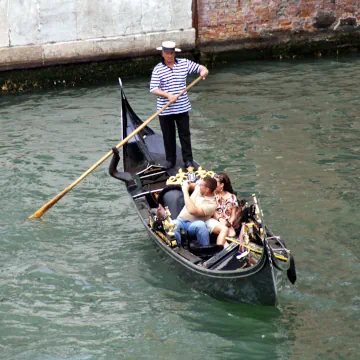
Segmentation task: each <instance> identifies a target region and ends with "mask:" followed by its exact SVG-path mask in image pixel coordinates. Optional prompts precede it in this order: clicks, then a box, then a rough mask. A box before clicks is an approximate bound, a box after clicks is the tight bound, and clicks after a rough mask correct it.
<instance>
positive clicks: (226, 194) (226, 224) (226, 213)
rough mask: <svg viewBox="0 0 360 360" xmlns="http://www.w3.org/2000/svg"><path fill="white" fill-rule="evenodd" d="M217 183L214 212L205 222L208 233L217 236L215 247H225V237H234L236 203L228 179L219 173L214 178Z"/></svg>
mask: <svg viewBox="0 0 360 360" xmlns="http://www.w3.org/2000/svg"><path fill="white" fill-rule="evenodd" d="M214 178H215V180H216V182H217V188H216V190H215V199H216V210H215V213H214V215H213V216H212V218H211V219H209V220H207V221H206V225H207V226H208V228H209V231H210V233H213V234H217V235H218V237H217V240H216V244H217V245H223V246H225V247H226V246H227V242H226V239H225V238H226V237H227V236H235V230H234V228H233V222H234V220H235V216H236V215H235V214H236V209H237V207H238V202H237V199H236V196H235V195H234V190H233V188H232V186H231V181H230V179H229V177H228V176H227V175H226V174H225V173H223V172H221V173H218V174H215V176H214Z"/></svg>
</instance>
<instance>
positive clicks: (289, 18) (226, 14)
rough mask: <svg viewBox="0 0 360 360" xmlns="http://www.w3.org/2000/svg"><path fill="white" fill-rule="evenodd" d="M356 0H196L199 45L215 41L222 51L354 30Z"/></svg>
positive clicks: (359, 16)
mask: <svg viewBox="0 0 360 360" xmlns="http://www.w3.org/2000/svg"><path fill="white" fill-rule="evenodd" d="M359 5H360V1H359V0H197V31H198V32H197V43H198V44H199V46H200V48H202V49H203V50H207V51H212V50H211V48H213V46H214V45H216V48H217V50H218V51H222V50H224V51H226V50H228V49H232V50H235V49H237V50H239V49H251V48H260V49H261V48H264V47H266V46H274V44H276V43H281V42H282V43H287V42H289V41H292V42H293V43H296V40H298V42H302V41H303V40H305V41H307V42H309V41H311V40H312V39H313V41H314V42H317V41H318V40H319V39H327V40H331V39H339V38H341V37H342V36H341V33H348V34H349V33H351V32H354V33H356V32H357V29H358V28H359V26H358V24H359V22H360V13H359ZM292 35H295V36H292ZM357 36H359V35H357Z"/></svg>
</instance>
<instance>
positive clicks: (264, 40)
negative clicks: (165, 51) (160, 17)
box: [0, 29, 360, 93]
mask: <svg viewBox="0 0 360 360" xmlns="http://www.w3.org/2000/svg"><path fill="white" fill-rule="evenodd" d="M166 36H168V35H167V34H166V35H164V34H163V33H161V36H160V35H159V38H158V39H157V40H156V41H154V43H152V45H151V47H150V46H148V47H147V49H145V50H142V51H140V50H137V52H128V53H121V54H120V53H117V54H116V55H114V59H112V56H111V55H110V54H109V53H108V54H103V55H102V56H100V55H99V56H98V57H95V59H94V60H96V61H89V60H91V57H88V58H87V62H85V61H86V60H85V59H84V58H82V57H80V56H79V57H77V58H76V59H77V62H75V63H72V64H63V65H52V66H49V65H48V66H42V65H40V64H39V63H38V62H36V65H35V63H34V66H41V67H38V68H33V69H22V70H19V69H18V70H11V71H10V70H8V71H0V93H1V92H2V93H9V92H20V91H28V90H36V89H49V88H68V87H75V86H88V85H100V84H106V83H107V84H109V83H111V84H116V83H117V79H118V77H122V78H123V77H127V76H136V75H140V74H142V75H145V76H147V77H148V78H149V79H150V74H151V71H152V69H153V67H154V66H155V65H156V64H157V63H158V62H159V61H160V56H159V52H157V51H154V50H153V48H154V47H156V46H159V43H161V41H162V39H164V38H165V37H166ZM173 38H174V37H173ZM176 41H177V42H178V43H181V44H184V42H183V41H181V40H176ZM54 45H56V46H57V45H58V44H54ZM182 48H183V50H185V51H184V52H183V53H181V57H187V58H190V59H194V60H196V61H198V62H201V63H203V64H205V65H207V66H208V67H209V68H212V67H214V66H215V65H216V64H218V63H221V62H230V61H239V60H258V59H277V60H282V59H297V58H303V57H321V56H338V55H342V54H345V53H349V52H358V51H359V50H360V30H359V29H355V30H351V31H347V32H345V31H344V32H338V31H337V32H334V31H329V30H326V31H320V32H316V33H314V32H307V31H297V32H294V31H273V32H271V33H268V34H265V35H264V36H262V37H253V38H247V39H239V40H231V41H221V42H220V41H213V42H206V43H203V44H199V45H198V46H197V47H194V45H193V46H191V45H190V44H189V45H185V46H183V45H182ZM54 59H55V58H54ZM68 59H69V61H72V60H70V59H73V58H72V57H69V58H68ZM109 59H110V60H109ZM111 59H112V60H111ZM100 60H102V61H100ZM80 61H81V63H80ZM56 62H57V61H55V60H54V63H56Z"/></svg>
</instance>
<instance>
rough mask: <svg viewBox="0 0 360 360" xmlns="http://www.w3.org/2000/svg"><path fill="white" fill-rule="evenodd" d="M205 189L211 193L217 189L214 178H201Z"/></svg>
mask: <svg viewBox="0 0 360 360" xmlns="http://www.w3.org/2000/svg"><path fill="white" fill-rule="evenodd" d="M203 180H204V182H205V184H206V187H207V188H209V189H210V191H211V192H214V191H215V189H216V187H217V182H216V180H215V179H214V178H212V177H211V176H205V177H204V178H203Z"/></svg>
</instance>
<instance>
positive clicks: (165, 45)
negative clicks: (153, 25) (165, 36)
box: [156, 41, 181, 52]
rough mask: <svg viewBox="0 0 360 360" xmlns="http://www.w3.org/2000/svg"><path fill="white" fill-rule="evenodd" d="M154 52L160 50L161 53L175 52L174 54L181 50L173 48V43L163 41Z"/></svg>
mask: <svg viewBox="0 0 360 360" xmlns="http://www.w3.org/2000/svg"><path fill="white" fill-rule="evenodd" d="M156 50H161V51H176V52H180V51H181V49H178V48H177V47H175V42H174V41H164V42H163V43H162V44H161V46H160V47H157V48H156Z"/></svg>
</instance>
